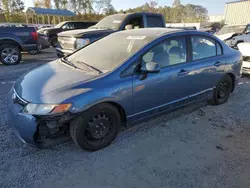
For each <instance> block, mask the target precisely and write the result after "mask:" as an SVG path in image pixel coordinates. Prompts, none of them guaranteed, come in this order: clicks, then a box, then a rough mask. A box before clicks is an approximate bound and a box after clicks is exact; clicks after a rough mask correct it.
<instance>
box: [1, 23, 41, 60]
mask: <svg viewBox="0 0 250 188" xmlns="http://www.w3.org/2000/svg"><path fill="white" fill-rule="evenodd" d="M37 46H38V33H37V32H36V29H35V28H34V27H2V28H0V62H2V63H3V64H5V65H16V64H18V63H20V61H21V59H22V54H21V52H22V51H32V50H36V49H37Z"/></svg>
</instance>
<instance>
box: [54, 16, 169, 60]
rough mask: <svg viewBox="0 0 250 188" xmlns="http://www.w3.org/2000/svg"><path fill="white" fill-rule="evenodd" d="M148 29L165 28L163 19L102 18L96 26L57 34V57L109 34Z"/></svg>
mask: <svg viewBox="0 0 250 188" xmlns="http://www.w3.org/2000/svg"><path fill="white" fill-rule="evenodd" d="M150 27H166V26H165V19H164V17H163V16H162V15H161V14H155V13H128V14H114V15H110V16H107V17H105V18H103V19H102V20H101V21H99V22H98V23H97V24H96V25H94V26H92V27H90V28H88V29H81V30H73V31H66V32H62V33H59V34H58V42H59V43H58V47H57V48H56V51H57V55H58V57H63V56H65V55H68V54H71V53H73V52H74V51H76V50H78V49H80V48H82V47H84V46H86V45H88V44H89V43H92V42H94V41H96V40H98V39H100V38H103V37H105V36H108V35H110V34H111V33H114V32H118V31H123V30H130V29H139V28H150Z"/></svg>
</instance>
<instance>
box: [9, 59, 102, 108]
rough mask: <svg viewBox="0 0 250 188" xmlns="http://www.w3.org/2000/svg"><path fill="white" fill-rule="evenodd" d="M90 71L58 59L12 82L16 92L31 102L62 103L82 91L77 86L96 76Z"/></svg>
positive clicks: (82, 89)
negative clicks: (84, 70)
mask: <svg viewBox="0 0 250 188" xmlns="http://www.w3.org/2000/svg"><path fill="white" fill-rule="evenodd" d="M98 76H99V75H96V74H94V73H91V72H83V71H81V70H79V69H74V68H73V67H71V66H69V65H67V64H64V63H62V62H61V61H60V60H56V61H53V62H51V63H48V64H46V65H44V66H40V67H38V68H36V69H34V70H32V71H31V72H29V73H27V74H25V75H24V76H22V77H20V78H19V79H18V80H17V81H16V82H15V84H14V89H15V91H16V93H17V94H18V95H19V96H20V97H21V98H23V99H24V100H26V101H28V102H32V103H62V102H63V101H65V100H66V99H68V98H70V97H72V96H74V95H77V94H79V93H82V92H84V91H85V90H86V89H85V88H81V87H80V88H79V87H78V86H80V85H82V84H83V83H85V82H87V81H89V80H90V79H93V78H96V77H98Z"/></svg>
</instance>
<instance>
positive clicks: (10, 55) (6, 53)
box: [0, 44, 22, 65]
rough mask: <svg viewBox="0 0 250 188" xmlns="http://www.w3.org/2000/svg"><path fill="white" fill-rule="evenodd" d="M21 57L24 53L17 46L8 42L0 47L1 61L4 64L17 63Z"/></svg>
mask: <svg viewBox="0 0 250 188" xmlns="http://www.w3.org/2000/svg"><path fill="white" fill-rule="evenodd" d="M21 59H22V54H21V51H20V49H19V48H18V47H17V46H15V45H10V44H6V45H3V46H1V47H0V61H1V62H2V63H3V64H4V65H17V64H18V63H20V61H21Z"/></svg>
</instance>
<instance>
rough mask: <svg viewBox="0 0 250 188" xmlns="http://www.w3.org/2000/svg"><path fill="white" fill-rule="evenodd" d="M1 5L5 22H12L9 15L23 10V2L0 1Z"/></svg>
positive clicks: (20, 0)
mask: <svg viewBox="0 0 250 188" xmlns="http://www.w3.org/2000/svg"><path fill="white" fill-rule="evenodd" d="M2 5H3V12H4V14H5V19H6V21H12V20H13V19H12V16H11V14H16V13H18V12H22V11H23V10H24V2H23V1H22V0H2Z"/></svg>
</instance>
